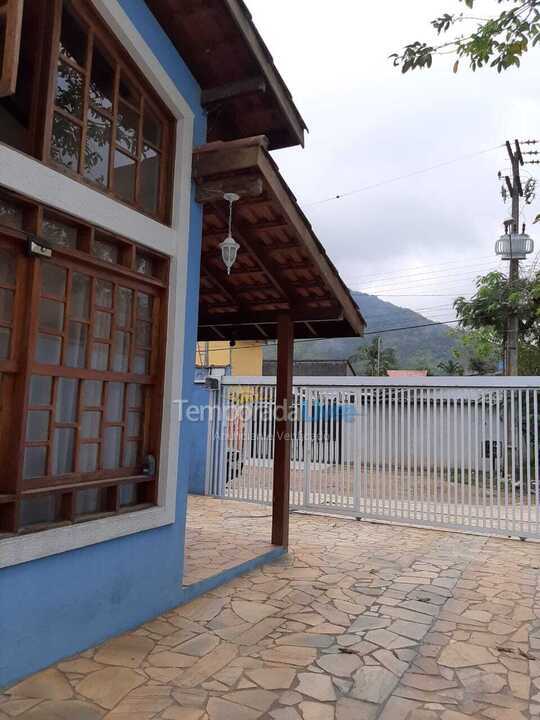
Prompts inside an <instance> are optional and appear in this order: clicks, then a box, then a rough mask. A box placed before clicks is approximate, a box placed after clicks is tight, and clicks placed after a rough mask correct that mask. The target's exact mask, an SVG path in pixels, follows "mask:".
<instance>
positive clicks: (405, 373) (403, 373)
mask: <svg viewBox="0 0 540 720" xmlns="http://www.w3.org/2000/svg"><path fill="white" fill-rule="evenodd" d="M386 374H387V375H388V377H391V378H400V377H427V374H428V371H427V370H387V371H386Z"/></svg>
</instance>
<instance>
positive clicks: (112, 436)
mask: <svg viewBox="0 0 540 720" xmlns="http://www.w3.org/2000/svg"><path fill="white" fill-rule="evenodd" d="M121 442H122V428H119V427H110V428H106V429H105V432H104V434H103V468H104V469H105V470H116V469H118V468H119V467H120V445H121Z"/></svg>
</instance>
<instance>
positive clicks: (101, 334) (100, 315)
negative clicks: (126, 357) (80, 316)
mask: <svg viewBox="0 0 540 720" xmlns="http://www.w3.org/2000/svg"><path fill="white" fill-rule="evenodd" d="M111 320H112V316H111V315H109V313H104V312H99V311H98V310H96V314H95V317H94V337H95V338H99V339H100V340H110V337H111Z"/></svg>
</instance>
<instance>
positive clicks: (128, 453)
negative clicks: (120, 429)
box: [123, 442, 139, 468]
mask: <svg viewBox="0 0 540 720" xmlns="http://www.w3.org/2000/svg"><path fill="white" fill-rule="evenodd" d="M138 455H139V446H138V444H137V443H136V442H128V443H126V447H125V450H124V462H123V466H124V467H131V468H134V467H136V466H137V461H138Z"/></svg>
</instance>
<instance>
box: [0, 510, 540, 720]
mask: <svg viewBox="0 0 540 720" xmlns="http://www.w3.org/2000/svg"><path fill="white" fill-rule="evenodd" d="M291 530H292V546H291V552H290V554H289V556H287V557H285V558H283V559H281V560H279V561H277V562H274V563H272V564H270V565H267V566H265V567H263V568H261V569H258V570H256V571H253V572H251V573H249V574H247V575H245V576H243V577H241V578H238V579H236V580H234V581H232V582H230V583H228V584H227V585H224V586H222V587H220V588H218V589H216V590H214V591H212V592H209V593H207V594H206V595H205V596H203V597H201V598H198V599H197V600H195V601H193V602H191V603H190V604H188V605H184V606H181V607H178V608H176V609H174V610H173V611H171V612H168V613H165V614H164V615H162V616H160V617H158V618H156V619H155V620H153V621H152V622H148V623H146V624H145V625H142V626H141V627H139V628H137V629H136V630H134V631H133V632H130V633H128V634H126V635H123V636H121V637H118V638H116V639H113V640H111V641H109V642H106V643H105V644H103V645H101V646H99V647H96V648H92V649H91V650H88V651H86V652H83V653H81V654H80V655H78V656H76V657H73V658H70V659H67V660H64V661H63V662H60V663H58V664H57V665H55V666H54V667H51V668H49V669H47V670H45V671H43V672H41V673H38V674H37V675H34V676H33V677H30V678H28V679H26V680H24V681H23V682H21V683H19V684H18V685H16V686H14V687H11V688H9V689H7V690H6V691H5V692H4V693H3V694H0V720H8V719H9V720H11V718H17V719H22V720H98V719H101V718H103V719H104V720H154V719H158V718H159V719H160V720H259V718H263V719H264V718H272V719H273V720H375V718H383V719H384V720H466V719H467V718H482V720H524V719H525V718H540V592H539V577H540V546H539V545H538V544H532V543H520V542H516V541H510V540H505V539H489V538H485V537H472V536H465V535H458V534H446V533H441V532H436V531H430V530H420V529H414V528H400V527H392V526H385V525H373V524H367V523H366V524H365V523H359V522H355V521H352V520H346V519H334V518H328V517H314V516H293V517H292V518H291Z"/></svg>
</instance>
